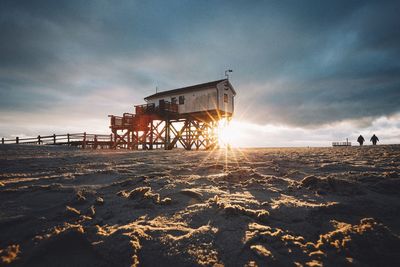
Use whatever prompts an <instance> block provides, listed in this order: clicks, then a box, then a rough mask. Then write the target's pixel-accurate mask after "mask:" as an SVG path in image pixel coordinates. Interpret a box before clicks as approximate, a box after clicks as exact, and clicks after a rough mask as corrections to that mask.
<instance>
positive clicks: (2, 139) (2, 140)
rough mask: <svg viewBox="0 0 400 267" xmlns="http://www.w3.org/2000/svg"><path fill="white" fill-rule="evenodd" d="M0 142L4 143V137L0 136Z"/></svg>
mask: <svg viewBox="0 0 400 267" xmlns="http://www.w3.org/2000/svg"><path fill="white" fill-rule="evenodd" d="M1 144H2V145H4V137H2V138H1Z"/></svg>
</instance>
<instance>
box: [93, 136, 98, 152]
mask: <svg viewBox="0 0 400 267" xmlns="http://www.w3.org/2000/svg"><path fill="white" fill-rule="evenodd" d="M93 146H94V149H96V148H97V135H94V145H93Z"/></svg>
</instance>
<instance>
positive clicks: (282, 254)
mask: <svg viewBox="0 0 400 267" xmlns="http://www.w3.org/2000/svg"><path fill="white" fill-rule="evenodd" d="M225 159H226V154H225V151H215V152H212V153H210V152H206V151H182V150H174V151H143V152H142V151H134V152H131V151H88V150H86V151H83V150H76V149H67V148H59V147H44V146H41V147H37V146H22V145H21V146H12V145H11V146H0V207H1V208H0V257H1V258H0V265H1V262H2V263H3V264H4V263H11V264H12V265H16V266H35V265H37V266H44V265H48V266H51V265H52V266H54V265H57V266H112V265H113V266H130V265H143V266H196V265H205V266H210V265H225V266H244V265H248V266H256V265H258V266H295V265H299V266H301V265H304V266H306V265H314V266H318V265H324V266H339V265H349V264H350V265H351V264H353V265H362V266H366V265H367V266H368V265H371V266H395V265H397V266H399V264H400V238H399V234H400V164H399V163H400V146H378V147H362V148H359V147H351V148H295V149H246V150H241V151H238V150H233V151H229V152H228V153H227V160H225Z"/></svg>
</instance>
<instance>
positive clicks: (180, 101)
mask: <svg viewBox="0 0 400 267" xmlns="http://www.w3.org/2000/svg"><path fill="white" fill-rule="evenodd" d="M183 104H185V96H183V95H181V96H180V97H179V105H183Z"/></svg>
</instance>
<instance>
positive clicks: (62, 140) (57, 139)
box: [0, 132, 113, 148]
mask: <svg viewBox="0 0 400 267" xmlns="http://www.w3.org/2000/svg"><path fill="white" fill-rule="evenodd" d="M112 143H113V135H112V134H109V135H107V134H94V133H86V132H84V133H72V134H69V133H67V134H53V135H45V136H41V135H38V136H37V137H23V138H20V137H18V136H16V137H15V138H13V139H5V138H4V137H3V138H1V143H0V144H2V145H4V144H39V145H42V144H43V145H68V146H80V147H82V148H86V147H91V148H98V147H101V148H103V147H108V148H111V147H112Z"/></svg>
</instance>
